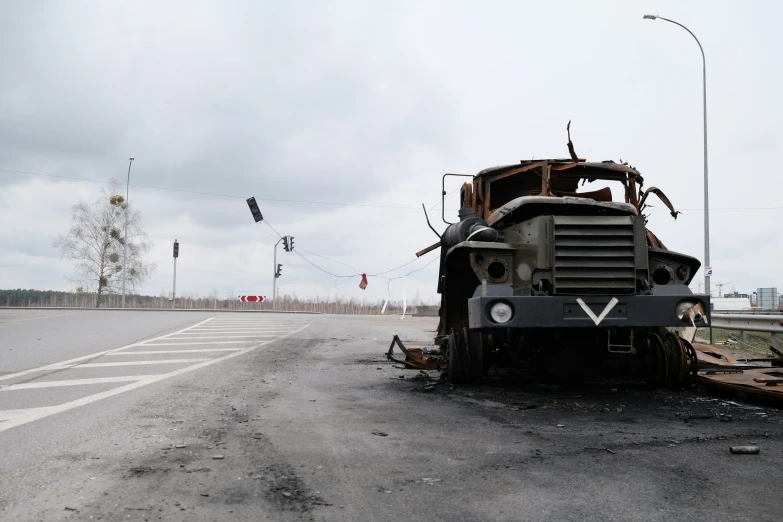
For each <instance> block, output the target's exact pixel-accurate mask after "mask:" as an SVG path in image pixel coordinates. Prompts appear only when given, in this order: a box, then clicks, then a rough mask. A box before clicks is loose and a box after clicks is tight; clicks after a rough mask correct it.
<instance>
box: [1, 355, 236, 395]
mask: <svg viewBox="0 0 783 522" xmlns="http://www.w3.org/2000/svg"><path fill="white" fill-rule="evenodd" d="M241 349H242V348H204V349H201V350H146V351H138V352H136V351H128V352H119V353H107V354H106V357H111V356H113V355H114V356H117V355H154V354H158V353H202V352H235V351H237V350H241ZM0 386H1V385H0Z"/></svg>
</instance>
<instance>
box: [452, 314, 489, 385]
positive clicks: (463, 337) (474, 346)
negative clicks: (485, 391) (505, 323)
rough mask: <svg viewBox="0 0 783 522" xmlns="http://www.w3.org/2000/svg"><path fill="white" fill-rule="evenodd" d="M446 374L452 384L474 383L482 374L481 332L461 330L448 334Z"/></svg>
mask: <svg viewBox="0 0 783 522" xmlns="http://www.w3.org/2000/svg"><path fill="white" fill-rule="evenodd" d="M446 359H447V360H446V362H447V366H446V374H447V375H448V379H449V382H450V383H452V384H476V383H478V382H479V381H480V380H481V377H482V375H483V374H484V348H483V346H482V342H481V334H480V333H477V332H470V333H468V329H467V328H462V331H461V332H454V331H453V330H452V332H451V333H450V334H449V341H448V347H447V350H446Z"/></svg>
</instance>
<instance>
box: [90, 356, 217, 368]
mask: <svg viewBox="0 0 783 522" xmlns="http://www.w3.org/2000/svg"><path fill="white" fill-rule="evenodd" d="M208 360H209V358H201V359H161V360H152V361H121V362H111V363H89V364H80V365H79V366H77V368H104V367H106V366H143V365H146V364H180V363H193V362H202V361H208Z"/></svg>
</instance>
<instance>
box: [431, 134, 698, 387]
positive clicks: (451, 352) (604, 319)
mask: <svg viewBox="0 0 783 522" xmlns="http://www.w3.org/2000/svg"><path fill="white" fill-rule="evenodd" d="M569 127H570V125H569ZM568 150H569V156H570V157H569V158H564V159H542V160H529V161H521V162H520V163H518V164H514V165H506V166H500V167H493V168H489V169H485V170H482V171H481V172H479V173H478V174H476V175H475V176H472V177H471V180H470V181H469V182H466V183H464V184H463V185H462V187H461V191H460V203H461V204H460V212H459V217H460V221H459V222H457V223H450V224H449V227H448V228H447V229H446V230H445V231H444V232H443V234H442V236H441V238H440V239H441V240H440V242H439V245H440V247H441V264H440V274H439V280H438V292H439V293H441V295H442V300H441V310H440V324H439V326H438V333H437V335H436V342H437V343H438V344H440V345H441V346H442V347H443V348H444V353H445V354H446V359H447V363H448V373H449V379H450V380H451V381H452V382H475V381H476V380H478V379H480V378H481V376H482V375H484V374H485V373H486V372H487V370H488V368H489V367H490V366H491V365H497V364H502V365H508V364H511V365H515V366H520V367H523V368H529V369H530V370H531V371H535V372H538V373H541V372H544V373H546V372H547V370H548V369H550V368H558V369H561V370H562V369H564V368H565V369H566V371H567V372H568V374H569V375H570V376H578V375H584V374H586V373H590V372H592V373H601V374H612V373H630V374H633V375H636V376H639V377H640V378H642V379H644V380H646V381H650V382H651V383H652V384H655V385H662V386H669V387H673V388H674V387H678V386H681V385H682V384H683V383H684V382H686V380H687V379H688V378H689V377H690V376H693V375H695V373H696V370H697V355H696V351H695V350H694V349H693V347H692V346H691V344H690V343H689V342H688V341H686V340H683V339H682V338H681V337H679V336H678V335H676V334H672V333H670V332H669V331H668V330H667V329H666V328H667V327H675V326H683V325H692V326H694V327H695V326H704V325H706V324H708V322H709V315H710V313H709V310H710V306H709V298H708V297H707V296H700V295H694V294H693V293H692V292H691V291H690V289H689V288H688V286H687V285H688V284H689V283H690V281H691V279H692V278H693V277H694V275H695V274H696V272H697V270H698V268H699V267H700V262H699V261H698V260H696V259H695V258H693V257H690V256H687V255H684V254H680V253H677V252H672V251H670V250H668V249H667V248H666V247H665V245H664V244H663V243H662V242H661V241H660V239H658V237H656V235H655V234H654V233H653V232H652V231H650V230H649V229H647V226H646V225H647V219H646V216H645V214H644V212H645V209H646V208H647V206H648V201H649V199H650V197H651V196H652V195H655V196H657V197H658V199H660V200H661V201H662V202H663V204H664V205H665V206H666V207H667V208H668V209H669V211H670V214H671V216H672V217H674V218H675V219H676V217H677V215H678V212H677V211H676V210H675V208H674V206H673V205H672V203H671V201H669V199H668V198H667V197H666V195H665V194H664V193H663V192H662V191H661V190H660V189H658V188H656V187H650V188H648V189H646V190H645V189H644V179H643V177H642V175H641V174H640V173H639V171H638V170H636V169H635V168H634V167H633V166H631V165H628V164H627V163H624V162H623V163H615V162H612V161H604V162H588V161H586V160H584V159H582V158H579V157H578V156H577V154H576V152H575V150H574V146H573V143H572V142H571V139H570V128H569V141H568ZM448 176H465V175H461V174H447V175H445V176H444V182H445V179H446V177H448ZM599 183H600V185H599ZM585 185H588V187H584V186H585ZM444 194H445V190H444ZM444 217H445V216H444ZM444 221H445V219H444ZM436 245H437V244H436ZM436 245H433V246H432V247H429V248H427V249H425V250H423V251H422V253H423V252H425V251H429V250H432V249H433V248H436Z"/></svg>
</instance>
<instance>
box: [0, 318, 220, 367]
mask: <svg viewBox="0 0 783 522" xmlns="http://www.w3.org/2000/svg"><path fill="white" fill-rule="evenodd" d="M211 319H213V318H212V317H210V318H209V319H204V320H203V321H201V322H199V323H196V324H194V325H193V326H188V327H187V328H183V329H182V330H180V332H184V331H186V330H190V329H191V328H195V327H196V326H199V325H202V324H204V323H206V322H207V321H210V320H211ZM166 335H171V334H166ZM166 335H161V336H159V337H154V338H152V339H148V341H157V340H158V339H163V338H165V337H166ZM143 342H144V341H141V342H136V343H132V344H126V345H125V346H120V347H119V348H113V349H111V350H105V351H103V352H97V353H91V354H90V355H83V356H81V357H76V358H75V359H70V360H67V361H63V362H58V363H53V364H47V365H46V366H39V367H38V368H31V369H29V370H24V371H21V372H16V373H9V374H8V375H3V376H0V381H5V380H7V379H13V378H15V377H21V376H22V375H27V374H30V373H36V372H45V371H48V370H62V369H63V368H67V367H68V366H76V365H77V364H78V363H79V362H81V361H87V360H90V359H95V358H96V357H100V356H101V355H106V354H108V353H114V352H120V351H122V350H126V349H128V348H132V347H133V346H139V345H141V344H142V343H143Z"/></svg>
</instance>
